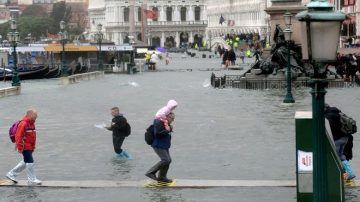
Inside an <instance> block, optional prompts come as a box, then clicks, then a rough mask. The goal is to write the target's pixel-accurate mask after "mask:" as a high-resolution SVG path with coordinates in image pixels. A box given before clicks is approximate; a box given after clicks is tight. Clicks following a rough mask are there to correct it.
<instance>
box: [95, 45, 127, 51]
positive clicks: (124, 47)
mask: <svg viewBox="0 0 360 202" xmlns="http://www.w3.org/2000/svg"><path fill="white" fill-rule="evenodd" d="M96 47H97V48H98V47H99V46H96ZM132 50H133V47H132V46H129V45H110V46H109V45H105V46H101V51H132Z"/></svg>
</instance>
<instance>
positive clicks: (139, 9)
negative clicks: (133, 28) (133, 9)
mask: <svg viewBox="0 0 360 202" xmlns="http://www.w3.org/2000/svg"><path fill="white" fill-rule="evenodd" d="M141 11H142V8H141V7H139V8H138V21H139V22H140V21H141V18H142V17H141V16H142V13H141Z"/></svg>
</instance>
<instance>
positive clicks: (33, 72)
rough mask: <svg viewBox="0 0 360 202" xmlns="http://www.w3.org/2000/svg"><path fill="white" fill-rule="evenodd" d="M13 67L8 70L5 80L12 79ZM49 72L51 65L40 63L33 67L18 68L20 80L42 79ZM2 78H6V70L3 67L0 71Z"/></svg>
mask: <svg viewBox="0 0 360 202" xmlns="http://www.w3.org/2000/svg"><path fill="white" fill-rule="evenodd" d="M12 72H13V70H12V69H7V70H6V76H5V80H11V78H12ZM48 72H49V66H47V65H46V66H45V65H39V66H35V67H31V68H26V67H24V66H22V67H21V68H19V69H18V75H19V78H20V80H27V79H42V78H44V76H45V74H47V73H48ZM0 80H4V71H3V69H2V70H1V71H0Z"/></svg>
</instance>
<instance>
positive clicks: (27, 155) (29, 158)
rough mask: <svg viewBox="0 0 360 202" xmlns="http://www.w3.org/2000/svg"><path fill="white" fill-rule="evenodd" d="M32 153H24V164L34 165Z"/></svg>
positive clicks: (27, 151) (26, 151)
mask: <svg viewBox="0 0 360 202" xmlns="http://www.w3.org/2000/svg"><path fill="white" fill-rule="evenodd" d="M32 153H33V152H32V151H29V150H24V151H23V152H22V155H23V157H24V162H25V163H34V158H33V156H32Z"/></svg>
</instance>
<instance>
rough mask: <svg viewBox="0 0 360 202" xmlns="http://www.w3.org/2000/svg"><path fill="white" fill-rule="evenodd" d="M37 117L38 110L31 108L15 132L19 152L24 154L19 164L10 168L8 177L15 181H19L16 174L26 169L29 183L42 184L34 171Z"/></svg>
mask: <svg viewBox="0 0 360 202" xmlns="http://www.w3.org/2000/svg"><path fill="white" fill-rule="evenodd" d="M36 118H37V112H36V110H35V109H29V110H28V111H27V112H26V115H25V116H24V117H23V118H22V120H21V121H20V122H19V123H18V125H17V128H16V133H15V144H16V149H17V151H18V152H19V153H21V154H22V155H23V160H21V161H20V162H19V163H18V165H16V166H15V167H14V168H13V169H12V170H10V171H9V172H8V173H7V174H6V177H7V178H8V179H10V180H12V181H13V182H15V183H17V180H16V178H15V177H16V176H17V175H19V173H20V172H21V171H23V170H24V169H25V170H26V174H27V177H28V185H41V183H42V182H41V181H40V180H39V179H37V177H36V175H35V172H34V159H33V155H32V154H33V152H34V150H35V144H36V130H35V121H36Z"/></svg>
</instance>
